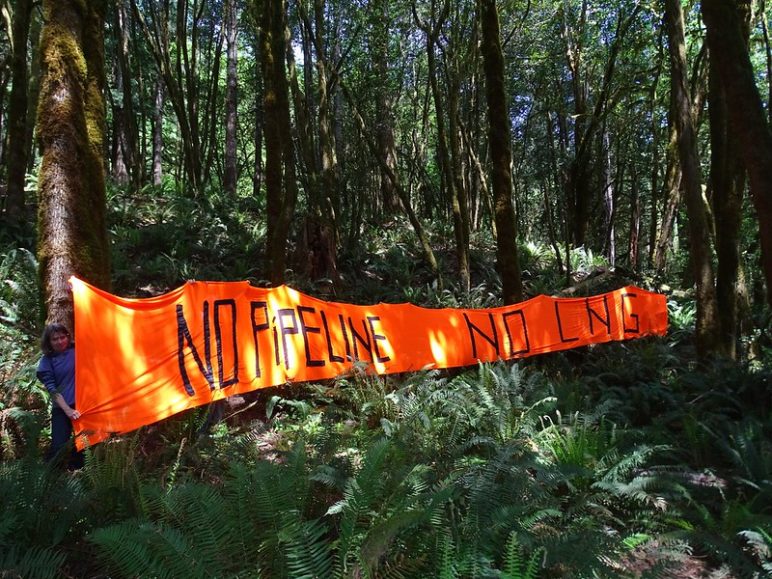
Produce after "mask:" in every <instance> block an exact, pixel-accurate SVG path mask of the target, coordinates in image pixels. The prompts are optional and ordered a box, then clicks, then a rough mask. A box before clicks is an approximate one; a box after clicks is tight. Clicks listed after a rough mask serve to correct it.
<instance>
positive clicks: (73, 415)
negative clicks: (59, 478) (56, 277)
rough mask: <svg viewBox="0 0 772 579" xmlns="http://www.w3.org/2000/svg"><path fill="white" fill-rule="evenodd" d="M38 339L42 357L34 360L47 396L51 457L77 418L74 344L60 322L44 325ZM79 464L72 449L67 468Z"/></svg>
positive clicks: (79, 457)
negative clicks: (49, 405)
mask: <svg viewBox="0 0 772 579" xmlns="http://www.w3.org/2000/svg"><path fill="white" fill-rule="evenodd" d="M40 342H41V343H40V345H41V349H42V350H43V357H42V358H41V359H40V362H39V363H38V368H37V377H38V379H39V380H40V381H41V382H42V383H43V385H44V386H45V387H46V390H48V393H49V394H50V395H51V449H50V451H49V454H48V458H49V460H51V459H55V458H57V457H58V456H59V454H60V453H61V451H62V448H64V447H66V446H67V445H68V444H69V443H70V438H72V421H73V420H77V419H78V418H80V412H78V411H77V410H76V408H75V344H74V343H73V342H72V341H71V340H70V332H69V331H68V330H67V328H66V327H64V326H63V325H62V324H49V325H47V326H46V327H45V329H44V330H43V337H42V338H41V341H40ZM82 466H83V453H81V452H76V451H75V450H74V449H73V451H72V453H71V455H70V459H69V462H68V468H69V469H78V468H81V467H82Z"/></svg>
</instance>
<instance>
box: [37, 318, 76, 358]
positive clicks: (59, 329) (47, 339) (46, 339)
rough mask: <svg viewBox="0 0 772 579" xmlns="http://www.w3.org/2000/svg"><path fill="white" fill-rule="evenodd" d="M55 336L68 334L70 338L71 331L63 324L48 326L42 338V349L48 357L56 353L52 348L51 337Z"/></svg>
mask: <svg viewBox="0 0 772 579" xmlns="http://www.w3.org/2000/svg"><path fill="white" fill-rule="evenodd" d="M54 334H67V337H69V336H70V330H68V329H67V328H66V327H65V326H63V325H62V324H48V325H47V326H46V328H45V329H44V330H43V337H42V338H40V349H41V350H43V353H44V354H45V355H46V356H50V355H51V354H53V353H54V349H53V348H52V347H51V336H53V335H54Z"/></svg>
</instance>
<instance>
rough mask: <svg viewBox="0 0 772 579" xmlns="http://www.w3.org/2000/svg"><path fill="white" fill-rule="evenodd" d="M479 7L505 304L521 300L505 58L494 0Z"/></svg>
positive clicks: (480, 2) (482, 1) (485, 0)
mask: <svg viewBox="0 0 772 579" xmlns="http://www.w3.org/2000/svg"><path fill="white" fill-rule="evenodd" d="M478 7H479V10H480V29H481V31H482V56H483V65H484V69H485V88H486V95H487V101H488V136H489V139H490V150H491V161H492V163H493V179H492V181H493V195H494V198H495V216H494V218H495V220H496V229H497V230H498V240H497V242H496V246H497V248H496V267H497V269H498V271H499V275H500V276H501V283H502V292H503V296H502V297H503V299H504V303H505V304H512V303H516V302H519V301H522V299H523V285H522V281H521V279H520V263H519V257H518V251H517V220H516V217H515V209H514V206H513V205H512V173H511V170H510V164H511V161H512V153H511V148H510V147H511V145H510V129H509V115H508V114H507V107H506V93H505V91H504V57H503V54H502V52H501V38H500V31H499V30H500V29H499V15H498V12H497V11H496V2H495V0H478Z"/></svg>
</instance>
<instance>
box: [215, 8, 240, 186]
mask: <svg viewBox="0 0 772 579" xmlns="http://www.w3.org/2000/svg"><path fill="white" fill-rule="evenodd" d="M225 38H226V46H227V48H226V51H227V61H228V64H227V72H226V89H225V171H224V175H223V189H224V190H225V192H226V193H227V194H229V195H231V196H233V195H235V194H236V182H237V180H238V175H237V168H236V132H237V122H238V118H237V105H238V102H237V96H238V92H237V86H238V76H237V70H238V11H237V7H236V0H226V2H225ZM214 108H216V107H214Z"/></svg>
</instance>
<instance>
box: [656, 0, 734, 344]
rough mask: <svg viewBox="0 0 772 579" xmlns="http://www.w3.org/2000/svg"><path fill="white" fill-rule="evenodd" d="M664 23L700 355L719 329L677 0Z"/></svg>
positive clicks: (669, 3)
mask: <svg viewBox="0 0 772 579" xmlns="http://www.w3.org/2000/svg"><path fill="white" fill-rule="evenodd" d="M665 26H666V27H667V32H668V42H669V45H670V66H671V83H672V90H673V93H674V96H675V105H676V107H675V113H676V114H675V121H676V130H677V132H678V152H679V155H680V160H681V170H682V173H683V185H684V196H685V199H686V207H687V212H688V215H689V238H690V244H689V245H690V256H691V264H692V272H693V275H694V280H695V283H696V285H697V291H696V297H697V320H696V344H697V351H698V353H699V354H700V355H701V356H707V355H710V354H712V353H714V352H715V350H716V346H717V343H716V340H717V335H718V332H719V329H720V328H719V319H718V311H717V308H716V292H715V287H714V285H713V284H714V281H713V266H712V263H711V254H710V235H709V231H710V227H709V222H708V219H707V215H706V212H705V206H704V203H703V200H702V185H701V178H700V168H699V162H698V157H697V137H696V133H695V130H694V119H693V115H692V106H691V99H690V91H689V88H688V87H689V85H688V79H687V70H686V45H685V40H684V24H683V12H682V10H681V3H680V0H665Z"/></svg>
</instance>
